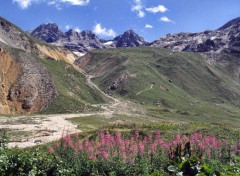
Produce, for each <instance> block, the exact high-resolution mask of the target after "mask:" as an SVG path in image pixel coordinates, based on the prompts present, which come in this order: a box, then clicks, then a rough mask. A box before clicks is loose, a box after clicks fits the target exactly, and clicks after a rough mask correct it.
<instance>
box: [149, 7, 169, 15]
mask: <svg viewBox="0 0 240 176" xmlns="http://www.w3.org/2000/svg"><path fill="white" fill-rule="evenodd" d="M167 10H168V9H167V8H166V7H165V6H163V5H159V6H156V7H150V8H146V11H148V12H152V13H158V12H161V13H164V12H166V11H167Z"/></svg>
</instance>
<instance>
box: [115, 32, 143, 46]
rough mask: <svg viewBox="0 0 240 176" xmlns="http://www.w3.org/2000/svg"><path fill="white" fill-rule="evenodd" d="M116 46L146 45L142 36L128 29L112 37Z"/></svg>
mask: <svg viewBox="0 0 240 176" xmlns="http://www.w3.org/2000/svg"><path fill="white" fill-rule="evenodd" d="M113 41H114V43H115V46H116V47H137V46H144V45H147V42H145V40H144V38H143V37H140V36H139V35H138V34H137V33H135V32H134V31H133V30H128V31H126V32H124V33H123V34H122V35H119V36H117V37H115V38H114V39H113Z"/></svg>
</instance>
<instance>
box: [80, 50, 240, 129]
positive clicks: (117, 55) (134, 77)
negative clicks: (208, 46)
mask: <svg viewBox="0 0 240 176" xmlns="http://www.w3.org/2000/svg"><path fill="white" fill-rule="evenodd" d="M228 56H229V58H232V61H233V63H232V65H234V61H237V62H238V59H236V60H234V59H233V58H234V57H233V56H231V55H228ZM75 64H77V65H78V66H79V67H81V68H82V69H84V70H85V71H86V72H87V73H88V74H90V75H93V77H94V82H95V83H97V84H98V85H99V87H100V88H101V89H102V90H104V91H105V92H106V93H108V94H110V95H112V96H116V97H121V98H124V99H128V100H131V101H133V102H135V103H139V104H142V105H144V106H145V107H146V108H147V110H148V113H149V114H152V115H154V116H157V117H159V118H163V119H168V120H170V119H173V120H174V119H178V120H180V121H182V120H190V121H209V122H217V121H218V120H220V119H221V120H222V121H221V123H222V122H223V121H225V120H226V119H228V120H226V121H231V120H232V122H233V123H235V124H236V125H237V126H239V120H240V119H239V115H240V114H239V113H240V112H239V107H240V102H239V97H240V90H239V86H240V84H239V81H238V80H237V79H236V76H234V74H226V73H228V69H229V68H228V67H226V66H224V65H221V64H220V63H218V62H213V63H210V62H209V58H207V57H206V56H202V55H201V54H196V53H187V52H175V53H173V52H171V51H170V50H166V49H159V48H147V47H143V48H142V47H140V48H127V49H123V48H122V49H114V50H94V51H91V52H90V53H88V54H87V55H85V56H83V57H81V58H79V59H78V60H76V62H75ZM238 68H239V67H238ZM230 119H231V120H230ZM232 122H230V123H232Z"/></svg>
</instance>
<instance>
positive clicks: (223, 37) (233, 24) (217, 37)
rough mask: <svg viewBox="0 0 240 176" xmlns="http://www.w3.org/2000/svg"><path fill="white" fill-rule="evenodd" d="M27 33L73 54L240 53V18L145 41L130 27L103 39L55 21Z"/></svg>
mask: <svg viewBox="0 0 240 176" xmlns="http://www.w3.org/2000/svg"><path fill="white" fill-rule="evenodd" d="M28 33H29V35H31V36H33V37H35V38H37V39H39V40H42V41H44V42H47V43H51V44H54V45H57V46H63V47H65V48H67V49H69V50H71V51H73V52H74V53H76V54H80V55H81V54H85V53H86V52H88V51H90V50H92V49H106V48H118V47H138V46H150V47H161V48H168V49H171V50H172V51H188V52H210V53H219V52H221V51H222V50H225V51H227V50H228V51H229V52H240V51H239V46H240V43H239V41H240V17H238V18H236V19H233V20H231V21H229V22H228V23H226V24H225V25H223V26H222V27H220V28H218V29H216V30H206V31H204V32H200V33H187V32H182V33H178V34H167V35H166V36H164V37H162V38H160V39H158V40H155V41H153V42H151V43H148V42H146V41H145V40H144V38H143V37H141V36H139V35H138V34H137V33H135V32H134V31H133V30H128V31H126V32H124V33H123V34H122V35H119V36H117V37H115V38H114V39H113V40H108V41H106V40H102V39H99V38H98V37H97V35H95V34H94V33H93V32H92V31H89V30H87V31H82V32H80V33H79V32H77V31H74V30H73V29H70V30H69V31H67V32H65V33H64V32H62V31H61V30H60V28H59V27H58V26H57V24H50V23H49V24H42V25H40V26H39V27H37V28H36V29H34V30H31V31H29V32H28Z"/></svg>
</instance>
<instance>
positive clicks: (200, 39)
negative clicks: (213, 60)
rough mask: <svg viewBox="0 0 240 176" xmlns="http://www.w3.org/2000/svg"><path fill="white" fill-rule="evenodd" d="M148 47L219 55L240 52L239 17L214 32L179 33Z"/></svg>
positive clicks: (154, 42) (163, 38) (167, 36)
mask: <svg viewBox="0 0 240 176" xmlns="http://www.w3.org/2000/svg"><path fill="white" fill-rule="evenodd" d="M150 46H152V47H163V48H168V49H171V50H173V51H188V52H210V53H220V52H221V51H227V52H238V53H239V52H240V17H238V18H236V19H233V20H231V21H229V22H227V23H226V24H225V25H223V26H222V27H220V28H218V29H216V30H206V31H204V32H200V33H188V32H181V33H178V34H167V35H166V36H165V37H162V38H160V39H159V40H156V41H153V42H152V43H151V44H150Z"/></svg>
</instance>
